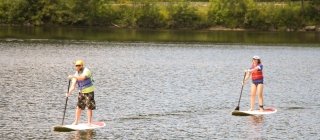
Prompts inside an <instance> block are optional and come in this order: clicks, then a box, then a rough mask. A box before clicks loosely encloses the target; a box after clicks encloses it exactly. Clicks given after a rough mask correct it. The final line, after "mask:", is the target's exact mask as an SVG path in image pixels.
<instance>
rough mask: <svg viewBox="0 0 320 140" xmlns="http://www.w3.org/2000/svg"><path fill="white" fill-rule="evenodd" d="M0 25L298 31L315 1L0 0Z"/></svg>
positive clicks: (318, 20)
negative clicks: (217, 27)
mask: <svg viewBox="0 0 320 140" xmlns="http://www.w3.org/2000/svg"><path fill="white" fill-rule="evenodd" d="M0 24H3V25H32V26H42V25H59V26H60V25H61V26H65V25H68V26H69V25H70V26H99V27H100V26H101V27H114V26H115V27H120V28H149V29H207V28H210V27H216V26H219V27H226V28H231V29H232V28H244V29H258V30H298V29H302V28H304V27H305V26H307V25H318V26H319V25H320V1H319V0H309V1H306V0H304V3H303V5H302V3H301V2H300V1H295V2H290V1H289V2H256V1H254V0H210V1H207V2H192V1H183V0H181V1H180V2H170V1H160V0H159V1H157V2H155V0H140V1H139V0H136V1H133V0H132V1H130V0H118V1H116V0H115V1H110V0H70V1H65V0H0Z"/></svg>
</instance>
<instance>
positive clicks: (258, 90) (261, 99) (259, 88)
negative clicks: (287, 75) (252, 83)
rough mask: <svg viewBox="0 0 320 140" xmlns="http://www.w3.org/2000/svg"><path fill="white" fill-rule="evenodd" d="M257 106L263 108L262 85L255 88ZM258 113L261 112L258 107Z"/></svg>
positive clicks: (261, 109)
mask: <svg viewBox="0 0 320 140" xmlns="http://www.w3.org/2000/svg"><path fill="white" fill-rule="evenodd" d="M257 92H258V98H259V106H263V84H259V85H258V86H257ZM260 111H263V108H261V107H260Z"/></svg>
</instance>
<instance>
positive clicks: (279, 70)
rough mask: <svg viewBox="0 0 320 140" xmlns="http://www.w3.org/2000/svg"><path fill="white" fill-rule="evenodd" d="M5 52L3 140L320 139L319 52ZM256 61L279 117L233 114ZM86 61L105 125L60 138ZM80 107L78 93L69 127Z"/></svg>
mask: <svg viewBox="0 0 320 140" xmlns="http://www.w3.org/2000/svg"><path fill="white" fill-rule="evenodd" d="M0 51H1V55H0V66H1V70H0V89H1V94H0V98H1V100H0V111H1V114H0V115H1V119H0V137H1V138H3V139H318V138H319V133H318V132H319V131H320V127H319V126H320V125H319V124H320V119H319V117H318V116H320V114H319V113H320V112H319V111H318V110H319V109H320V106H319V101H318V99H320V94H318V93H320V89H319V88H318V87H319V85H320V80H319V79H320V75H319V68H320V63H319V62H320V57H319V54H320V48H316V47H292V46H254V45H215V44H170V43H169V44H156V43H108V42H98V43H97V42H85V41H83V42H77V41H73V42H49V43H48V42H41V41H31V42H0ZM252 55H260V56H261V57H262V60H263V64H264V66H265V73H264V74H265V92H264V93H265V94H264V95H265V106H266V107H268V106H274V107H276V108H277V109H278V112H277V113H275V114H272V115H265V116H256V117H255V116H250V117H236V116H232V115H231V112H232V111H233V110H234V107H235V105H237V102H238V97H239V87H240V86H241V80H242V78H243V70H244V69H245V68H248V67H249V66H250V62H251V57H252ZM78 58H82V59H85V61H86V64H87V66H88V67H89V68H90V69H91V70H92V72H93V74H94V78H95V83H94V84H95V87H96V91H95V99H96V103H97V109H96V110H95V111H94V116H93V117H94V121H104V122H105V123H106V127H103V128H100V129H95V130H92V131H84V132H82V131H79V132H69V133H58V132H53V131H52V130H51V128H52V126H55V125H57V124H60V123H61V120H62V116H63V110H64V105H65V90H66V86H67V84H68V81H67V79H66V77H67V75H68V74H70V73H72V72H73V70H74V69H73V64H72V61H74V60H76V59H78ZM297 74H299V75H298V76H297ZM249 90H250V86H249V85H246V86H245V87H244V90H243V96H242V98H241V107H240V108H241V109H244V110H245V109H249V104H250V103H249V102H250V94H249V93H250V91H249ZM306 95H307V96H306ZM75 104H76V94H74V95H73V96H71V97H69V100H68V107H67V110H66V116H65V124H69V123H72V122H73V119H74V111H75ZM81 118H82V120H83V121H86V113H83V114H82V116H81Z"/></svg>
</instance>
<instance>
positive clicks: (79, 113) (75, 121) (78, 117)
mask: <svg viewBox="0 0 320 140" xmlns="http://www.w3.org/2000/svg"><path fill="white" fill-rule="evenodd" d="M80 115H81V108H79V107H77V109H76V118H75V120H74V122H73V123H72V124H73V125H77V124H78V123H79V120H80Z"/></svg>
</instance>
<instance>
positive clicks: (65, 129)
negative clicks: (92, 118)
mask: <svg viewBox="0 0 320 140" xmlns="http://www.w3.org/2000/svg"><path fill="white" fill-rule="evenodd" d="M105 126H106V124H105V123H104V122H93V123H92V124H91V125H88V124H87V123H80V124H77V125H72V124H70V125H59V126H54V127H53V130H54V131H59V132H68V131H77V130H90V129H97V128H101V127H105Z"/></svg>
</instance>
